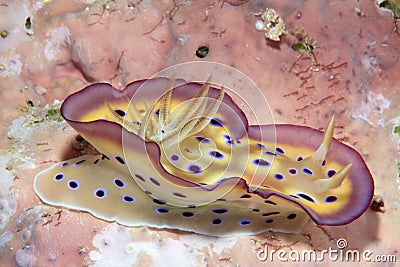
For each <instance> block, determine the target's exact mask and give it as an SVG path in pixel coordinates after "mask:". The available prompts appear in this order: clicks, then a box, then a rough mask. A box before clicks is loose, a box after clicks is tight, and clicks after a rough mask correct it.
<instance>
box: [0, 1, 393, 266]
mask: <svg viewBox="0 0 400 267" xmlns="http://www.w3.org/2000/svg"><path fill="white" fill-rule="evenodd" d="M43 2H48V3H43ZM136 2H138V1H131V2H129V1H108V2H107V1H103V2H101V3H96V4H92V5H89V4H85V3H86V1H60V0H59V1H55V0H53V1H27V0H26V1H11V0H10V1H4V0H3V1H1V2H0V20H1V24H0V27H3V28H5V29H7V31H8V36H7V37H6V38H3V39H0V52H1V54H0V79H1V80H0V81H1V82H0V101H1V105H0V107H1V112H0V121H1V124H2V126H3V127H2V129H4V130H2V131H1V133H0V137H1V142H0V148H1V149H4V151H3V152H4V155H6V156H7V157H9V158H10V159H11V160H10V162H9V163H8V164H7V166H6V165H4V170H3V171H4V172H8V171H11V173H12V175H13V177H14V179H13V186H12V188H10V190H13V194H14V198H15V199H16V200H17V207H16V212H15V213H14V214H13V215H12V217H10V218H9V220H7V224H6V225H5V227H4V229H0V235H1V233H4V232H6V231H9V232H11V233H12V234H13V238H12V239H11V241H9V242H7V243H6V244H5V245H4V246H3V247H0V259H1V264H2V266H15V264H16V263H18V264H19V265H20V266H81V265H82V264H84V263H85V264H87V263H88V262H89V257H88V252H89V251H91V250H93V249H94V247H93V244H92V239H93V237H94V236H95V235H96V233H98V232H99V231H101V229H103V227H105V226H107V225H108V223H106V222H104V221H101V220H98V219H96V218H94V217H92V216H90V215H89V214H86V213H77V212H71V211H66V210H63V211H61V213H57V210H56V209H53V208H49V207H47V206H40V205H41V204H40V202H39V199H38V198H37V196H36V195H35V193H34V192H33V187H32V184H33V177H34V176H35V174H36V173H37V172H39V171H40V170H43V169H45V168H47V167H49V166H51V164H52V163H53V162H57V161H60V160H63V159H66V158H70V157H72V156H76V155H78V154H79V152H78V151H76V150H74V149H73V148H72V146H71V140H73V139H74V138H75V133H74V131H73V130H72V129H70V128H69V127H67V126H66V124H65V123H60V122H51V121H49V120H44V121H42V122H39V123H36V124H35V123H34V124H29V123H27V124H23V125H22V126H21V127H19V128H18V127H17V128H18V129H15V127H16V126H15V125H17V123H16V122H15V121H14V126H12V121H13V120H14V119H18V118H19V119H20V118H21V116H26V110H24V109H23V108H21V107H26V106H27V101H28V100H31V101H32V102H33V104H34V105H35V107H36V108H34V109H36V110H39V109H40V108H41V107H44V106H45V105H46V104H51V103H53V101H54V100H55V99H57V100H63V99H65V97H66V96H67V95H69V94H70V93H72V92H75V91H77V90H79V89H81V88H82V87H83V86H85V85H87V84H90V83H92V82H98V81H107V82H110V83H112V84H113V85H114V86H115V87H117V88H123V87H124V86H125V85H126V84H127V83H129V82H131V81H133V80H137V79H143V78H148V77H150V76H151V75H153V74H154V73H155V72H157V71H159V70H161V69H163V68H165V67H168V66H171V65H174V64H176V63H182V62H187V61H205V60H207V61H216V62H220V63H224V64H227V65H229V66H232V67H235V68H236V69H238V70H240V71H242V72H243V73H244V74H246V75H248V76H249V77H250V78H251V79H252V80H254V81H255V82H256V84H257V85H258V86H259V87H260V88H261V89H262V91H263V94H264V95H265V96H266V97H267V99H268V101H269V104H270V106H271V109H272V112H273V114H274V117H275V121H276V122H285V123H293V124H306V125H310V126H312V127H315V128H322V127H323V126H325V124H326V122H327V121H328V120H329V118H330V117H331V115H332V114H335V119H336V128H335V136H336V137H337V138H339V139H342V140H344V141H346V142H348V143H349V144H351V145H353V146H354V148H356V149H357V150H358V151H359V152H360V153H361V154H362V155H363V157H364V158H365V160H366V162H367V164H368V166H369V168H370V170H371V171H372V174H373V176H374V179H375V184H376V188H377V189H376V191H377V193H379V194H380V195H382V196H383V198H384V201H385V206H386V212H385V213H376V212H373V211H367V212H366V213H365V214H364V215H363V216H362V217H361V218H359V219H358V220H356V221H355V222H353V223H351V224H349V225H346V226H341V227H318V226H315V225H313V224H309V225H308V226H307V227H306V228H305V229H304V230H303V231H302V233H301V234H299V235H284V234H279V233H264V234H260V235H257V236H253V237H240V238H236V239H235V240H234V245H232V246H231V247H229V248H227V249H225V250H223V252H222V253H210V252H209V250H207V249H205V248H203V249H200V250H199V249H197V248H193V247H191V245H186V246H187V247H188V249H187V253H194V254H193V255H198V254H196V251H197V253H199V252H201V255H203V257H200V258H199V257H197V258H196V257H195V256H193V258H194V262H191V263H190V264H194V265H196V263H197V265H200V266H202V265H205V264H206V263H208V264H209V266H216V265H220V266H236V264H239V265H240V266H256V265H258V264H259V265H261V264H266V263H263V262H261V261H259V260H258V259H257V254H256V253H255V252H254V251H255V250H256V249H257V247H258V246H260V244H262V243H267V244H269V245H270V248H272V247H275V248H285V247H287V248H289V247H290V249H299V250H301V249H315V250H319V251H320V250H323V249H328V248H329V247H332V248H334V249H335V248H336V240H337V239H339V238H345V239H346V240H347V242H348V248H349V249H358V250H360V251H362V250H365V249H370V250H371V251H373V253H374V254H396V255H397V258H398V259H400V257H399V252H398V251H399V248H400V247H399V245H398V227H397V225H396V224H397V223H398V221H399V220H400V212H399V204H398V203H399V200H400V197H399V189H398V186H399V184H398V178H397V177H398V174H397V170H396V164H395V159H396V158H397V140H396V138H395V135H394V134H393V127H394V125H395V124H394V123H395V122H396V120H397V121H398V120H399V119H398V116H399V109H398V107H399V105H400V93H399V92H400V78H399V75H398V70H399V69H400V63H399V60H398V58H399V54H398V53H399V50H400V45H399V44H400V38H399V33H398V32H396V31H395V24H394V21H393V19H392V14H391V12H390V11H387V10H382V9H379V8H378V7H377V6H376V5H375V3H374V1H360V2H359V3H358V2H356V1H305V2H301V1H290V4H286V3H287V1H268V5H267V3H266V2H264V1H238V0H237V1H233V0H231V1H216V2H212V1H193V2H182V1H178V0H177V1H175V3H174V2H173V1H139V3H137V4H135V3H136ZM266 7H270V8H274V9H275V10H276V11H277V12H278V14H280V15H281V16H282V18H283V19H284V20H285V23H286V25H288V27H291V28H295V27H299V28H302V29H303V30H304V32H305V33H306V34H307V35H308V36H309V37H310V38H312V39H314V40H315V41H316V42H317V48H315V50H314V53H315V56H316V58H317V60H318V62H319V64H320V65H319V66H320V67H319V69H316V68H314V69H310V68H309V67H310V66H311V61H310V59H307V57H303V58H302V59H298V57H299V56H300V53H298V52H294V51H292V50H291V48H290V44H291V42H293V40H291V38H290V37H287V38H283V40H282V41H281V42H280V43H279V44H272V43H270V42H269V41H267V40H266V39H265V37H264V34H263V33H262V32H257V31H256V30H255V27H254V24H255V21H256V20H257V18H256V17H255V16H254V14H255V13H256V12H258V11H259V10H264V9H265V8H266ZM356 8H358V9H357V10H359V11H357V10H356ZM28 16H30V17H31V19H32V25H33V34H31V35H27V33H26V30H25V28H24V23H25V19H26V18H27V17H28ZM3 28H2V29H3ZM0 30H1V29H0ZM202 45H207V46H208V47H209V48H210V52H209V54H208V56H207V57H205V58H204V59H199V58H198V57H196V54H195V51H196V49H197V48H198V47H199V46H202ZM25 109H26V108H25ZM29 110H30V111H29V112H31V109H29ZM34 115H35V114H34ZM13 127H14V128H13ZM10 129H11V130H10ZM79 145H81V144H80V143H79V142H77V141H75V142H74V147H75V148H77V146H79ZM10 149H11V150H10ZM21 151H23V153H21ZM81 152H82V151H81ZM82 153H84V152H82ZM18 156H20V157H22V158H23V159H25V160H26V161H29V162H30V163H31V165H30V167H29V168H26V167H22V165H21V159H19V160H15V158H16V157H18ZM22 162H24V161H22ZM34 166H35V167H34ZM6 167H7V169H6ZM0 179H2V178H0ZM1 192H2V191H1ZM1 192H0V193H1ZM0 197H1V198H4V197H3V195H2V194H0ZM32 208H33V209H32ZM0 212H1V210H0ZM59 214H61V215H59ZM130 233H131V235H132V237H133V238H134V241H135V240H140V237H138V236H140V233H144V234H143V235H144V236H146V237H148V238H149V242H151V241H154V240H155V239H157V238H160V239H162V240H170V242H172V241H171V240H180V236H183V237H186V238H187V237H188V236H190V234H187V233H181V232H178V231H156V230H154V231H153V230H151V229H149V230H146V229H141V228H135V229H131V230H130ZM192 236H193V240H197V239H198V238H199V237H198V236H196V235H192ZM201 238H203V237H201ZM202 240H203V242H204V240H210V241H209V242H210V244H211V243H212V242H218V240H217V241H215V238H209V239H207V238H203V239H202ZM165 242H167V241H165ZM182 242H183V241H182ZM210 246H213V244H211V245H210ZM288 250H289V249H288ZM160 251H162V249H160ZM190 251H191V252H190ZM193 251H195V252H193ZM204 251H206V252H204ZM207 251H208V253H207ZM160 253H161V252H160ZM149 255H151V254H149ZM126 257H129V255H128V256H126ZM153 257H154V255H153ZM139 258H140V263H142V264H144V263H146V262H152V263H153V266H157V263H156V262H154V260H152V257H151V256H146V255H144V256H143V255H142V256H141V257H139ZM138 262H139V261H138ZM29 264H31V265H29ZM171 264H172V265H173V263H171ZM324 264H325V265H327V266H334V265H335V263H334V262H332V261H329V260H327V261H324Z"/></svg>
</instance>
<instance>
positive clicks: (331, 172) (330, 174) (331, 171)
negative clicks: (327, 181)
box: [326, 170, 336, 178]
mask: <svg viewBox="0 0 400 267" xmlns="http://www.w3.org/2000/svg"><path fill="white" fill-rule="evenodd" d="M335 174H336V171H335V170H329V171H328V172H327V173H326V175H327V176H328V177H329V178H331V177H332V176H334V175H335Z"/></svg>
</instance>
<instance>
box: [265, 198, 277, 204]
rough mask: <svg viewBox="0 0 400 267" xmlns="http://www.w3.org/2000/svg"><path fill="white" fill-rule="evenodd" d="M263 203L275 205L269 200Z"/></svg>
mask: <svg viewBox="0 0 400 267" xmlns="http://www.w3.org/2000/svg"><path fill="white" fill-rule="evenodd" d="M264 203H265V204H271V205H276V203H275V202H273V201H271V200H268V199H267V200H264Z"/></svg>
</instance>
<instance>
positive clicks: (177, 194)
mask: <svg viewBox="0 0 400 267" xmlns="http://www.w3.org/2000/svg"><path fill="white" fill-rule="evenodd" d="M173 195H174V196H177V197H181V198H186V196H185V195H182V194H181V193H173Z"/></svg>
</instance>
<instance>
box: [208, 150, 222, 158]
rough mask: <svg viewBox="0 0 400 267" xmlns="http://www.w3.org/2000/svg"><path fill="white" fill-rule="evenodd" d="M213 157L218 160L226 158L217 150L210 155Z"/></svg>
mask: <svg viewBox="0 0 400 267" xmlns="http://www.w3.org/2000/svg"><path fill="white" fill-rule="evenodd" d="M208 154H209V155H210V156H211V157H214V158H217V159H221V158H223V157H224V155H222V154H221V153H220V152H219V151H216V150H212V151H210V153H208Z"/></svg>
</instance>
